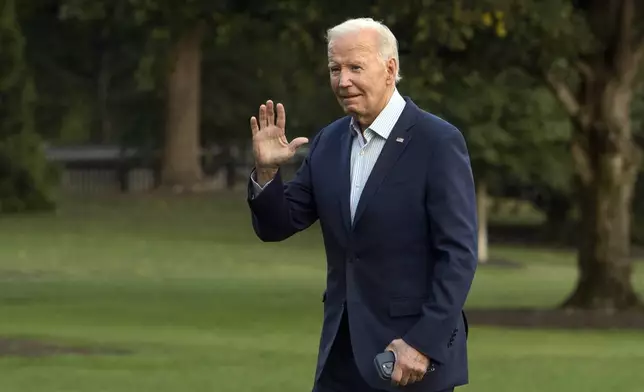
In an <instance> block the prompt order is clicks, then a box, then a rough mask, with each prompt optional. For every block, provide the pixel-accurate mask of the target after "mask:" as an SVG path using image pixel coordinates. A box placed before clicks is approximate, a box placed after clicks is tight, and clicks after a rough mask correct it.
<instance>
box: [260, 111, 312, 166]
mask: <svg viewBox="0 0 644 392" xmlns="http://www.w3.org/2000/svg"><path fill="white" fill-rule="evenodd" d="M276 106H277V121H276V119H275V110H274V108H273V101H271V100H268V101H266V105H263V104H262V105H261V106H260V107H259V122H258V120H257V118H255V116H253V117H251V119H250V128H251V130H252V131H253V154H254V155H255V164H256V165H257V166H258V167H265V168H272V167H277V166H280V165H281V164H283V163H285V162H286V161H288V160H289V159H291V158H292V157H293V155H295V151H297V149H298V148H299V147H300V146H302V145H304V144H306V143H308V142H309V139H307V138H305V137H298V138H295V139H293V140H292V141H291V142H290V143H289V142H288V140H287V139H286V133H285V129H286V111H285V110H284V105H282V104H281V103H278V104H277V105H276Z"/></svg>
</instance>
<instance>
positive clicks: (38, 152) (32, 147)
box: [0, 0, 56, 212]
mask: <svg viewBox="0 0 644 392" xmlns="http://www.w3.org/2000/svg"><path fill="white" fill-rule="evenodd" d="M0 42H3V43H4V45H6V47H9V48H11V50H8V51H6V52H5V51H3V52H0V64H1V65H2V69H3V70H5V71H6V72H4V73H1V74H0V102H1V103H2V104H1V105H0V212H17V211H28V210H48V209H51V208H53V207H54V205H55V203H54V199H53V195H52V191H53V186H54V181H55V180H56V179H55V177H53V175H52V169H51V168H50V167H49V164H48V163H47V161H46V159H45V157H44V153H43V150H42V140H41V138H40V137H39V136H38V134H37V133H36V132H35V129H34V105H35V100H36V93H35V87H34V83H33V80H32V79H31V78H30V76H29V74H28V72H27V67H26V64H25V61H24V45H25V41H24V37H23V35H22V32H21V30H20V26H19V25H18V23H17V16H16V10H15V3H14V0H2V1H0ZM4 45H3V47H4Z"/></svg>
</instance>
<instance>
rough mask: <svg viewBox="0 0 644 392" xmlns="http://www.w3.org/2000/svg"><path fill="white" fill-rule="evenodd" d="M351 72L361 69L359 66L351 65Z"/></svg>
mask: <svg viewBox="0 0 644 392" xmlns="http://www.w3.org/2000/svg"><path fill="white" fill-rule="evenodd" d="M351 70H352V71H354V72H357V71H360V70H362V67H361V66H359V65H352V66H351Z"/></svg>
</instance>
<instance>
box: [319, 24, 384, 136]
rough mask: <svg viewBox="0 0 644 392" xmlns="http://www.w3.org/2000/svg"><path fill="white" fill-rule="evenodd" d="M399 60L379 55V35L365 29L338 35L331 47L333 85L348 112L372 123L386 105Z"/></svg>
mask: <svg viewBox="0 0 644 392" xmlns="http://www.w3.org/2000/svg"><path fill="white" fill-rule="evenodd" d="M395 72H396V63H395V60H394V59H390V60H389V61H387V62H386V63H385V62H383V61H382V59H381V58H380V55H379V54H378V35H377V33H376V32H375V31H372V30H363V31H360V32H358V33H350V34H346V35H344V36H341V37H338V38H336V39H335V40H334V41H332V42H331V45H330V46H329V73H330V78H331V88H332V89H333V92H334V93H335V96H336V98H337V99H338V102H339V103H340V106H342V108H343V109H344V111H345V113H348V114H352V115H355V116H356V117H357V119H358V120H359V121H360V122H361V123H362V124H365V123H366V124H370V123H371V122H372V121H373V120H374V119H375V118H376V117H377V116H378V114H379V113H380V111H381V110H382V109H383V108H384V106H385V105H386V104H387V99H388V92H389V91H390V90H391V87H392V86H393V85H394V84H395Z"/></svg>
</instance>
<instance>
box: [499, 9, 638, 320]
mask: <svg viewBox="0 0 644 392" xmlns="http://www.w3.org/2000/svg"><path fill="white" fill-rule="evenodd" d="M525 3H527V2H519V1H513V2H510V4H508V7H509V8H508V11H509V14H510V15H513V16H514V18H515V22H514V23H512V26H510V27H509V31H510V35H512V31H516V35H518V36H519V37H518V38H517V39H516V40H515V43H521V44H523V45H526V46H524V49H525V50H526V52H527V53H530V54H532V55H534V56H536V59H538V60H537V61H534V60H535V58H533V61H532V64H528V63H524V65H523V66H524V68H525V69H529V70H530V71H532V72H533V73H534V74H539V75H541V76H542V78H543V80H544V82H545V83H546V85H547V86H548V87H549V88H550V89H551V90H552V91H553V93H554V94H555V95H556V96H557V98H558V99H559V100H560V101H561V103H562V105H563V107H564V108H565V109H566V111H567V113H568V115H569V116H570V119H571V121H572V124H573V135H572V139H571V153H572V156H573V159H574V163H575V169H576V177H577V186H578V192H577V197H578V203H579V208H580V212H581V217H580V218H581V221H580V225H579V228H580V241H579V254H578V263H579V278H578V282H577V286H576V288H575V290H574V292H573V293H572V295H571V296H570V297H569V298H567V300H566V301H565V302H564V304H563V305H564V306H565V307H570V308H592V309H606V310H616V309H624V308H630V307H633V306H638V305H639V299H638V297H637V295H636V293H635V291H634V289H633V286H632V260H631V257H630V241H631V207H632V198H633V191H634V185H635V182H636V179H637V174H638V171H639V167H640V163H641V152H640V149H639V148H638V147H637V146H636V144H635V140H634V138H633V131H632V126H631V102H632V98H633V92H634V91H635V89H636V83H637V76H638V73H639V71H640V69H641V67H642V57H643V56H644V35H643V33H644V31H643V30H642V29H641V28H640V27H639V24H641V23H642V22H644V4H642V3H641V2H636V1H635V0H612V1H598V0H584V1H572V2H568V1H563V0H561V1H548V2H546V3H548V4H547V5H549V6H550V7H553V9H554V11H555V12H558V15H560V16H559V17H555V16H553V15H552V14H548V13H546V10H544V9H543V8H541V7H544V5H543V4H542V5H540V6H539V8H537V9H536V10H541V11H543V13H542V16H541V17H542V23H540V25H538V27H536V28H535V29H534V30H536V31H533V32H532V34H530V35H526V38H523V37H521V36H520V34H521V29H522V28H524V29H527V27H526V26H529V25H532V26H533V25H534V23H529V21H530V19H534V18H533V17H532V16H531V15H533V13H534V12H535V8H534V7H532V9H530V8H531V7H530V6H529V5H527V4H525ZM522 6H523V9H522ZM545 18H550V19H545ZM553 22H556V23H565V24H566V25H567V26H569V27H568V28H555V29H551V28H550V27H552V26H551V24H552V23H553ZM530 36H531V37H532V38H534V37H539V38H541V40H540V42H536V41H535V40H534V39H532V40H530V41H528V39H527V37H530ZM557 41H559V42H557ZM529 42H532V44H529ZM561 42H563V43H564V44H563V45H562V44H561ZM562 46H563V47H562Z"/></svg>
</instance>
